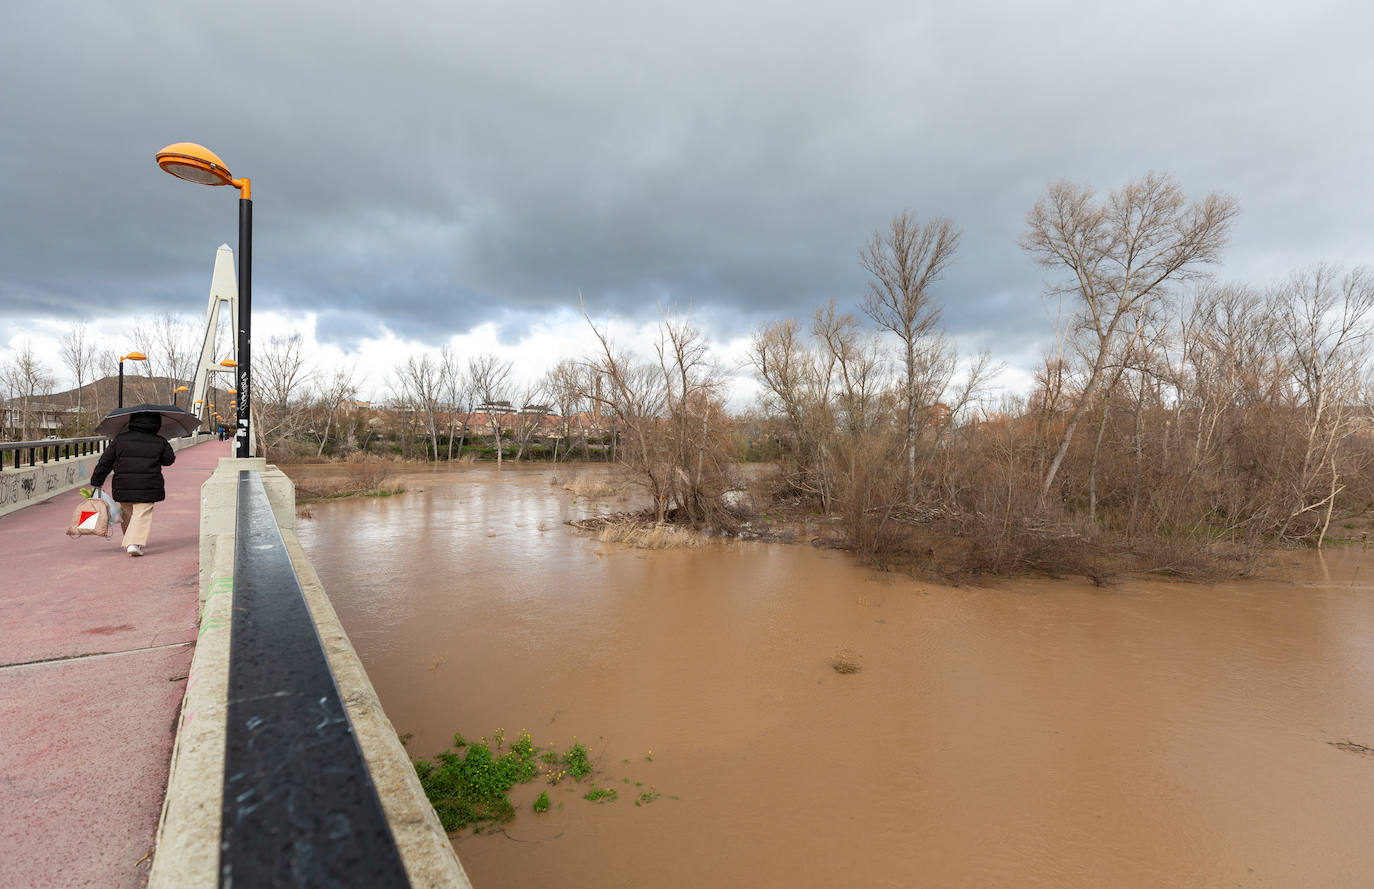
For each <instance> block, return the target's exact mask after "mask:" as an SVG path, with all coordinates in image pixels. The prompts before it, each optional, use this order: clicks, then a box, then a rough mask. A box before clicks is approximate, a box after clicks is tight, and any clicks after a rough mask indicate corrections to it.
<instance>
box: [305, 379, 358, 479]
mask: <svg viewBox="0 0 1374 889" xmlns="http://www.w3.org/2000/svg"><path fill="white" fill-rule="evenodd" d="M357 397H358V383H357V381H356V380H355V378H354V375H353V368H352V367H351V366H348V367H342V368H338V369H336V370H335V371H334V374H333V375H332V376H331V377H330V378H329V379H328V381H326V382H325V383H323V384H322V385H321V386H320V387H319V389H318V390H317V392H316V394H315V398H314V401H315V407H316V413H317V417H318V415H319V414H323V416H324V428H323V430H319V429H317V430H316V432H315V434H316V436H317V437H318V438H319V440H320V446H319V448H318V449H317V450H316V451H315V456H316V457H320V456H323V455H324V448H325V445H326V444H328V443H329V434H330V432H331V430H332V429H333V428H334V425H335V419H336V417H337V416H338V414H339V411H341V410H343V409H344V406H345V404H346V403H347V402H351V401H355V400H356V399H357ZM316 422H317V425H318V419H317V421H316Z"/></svg>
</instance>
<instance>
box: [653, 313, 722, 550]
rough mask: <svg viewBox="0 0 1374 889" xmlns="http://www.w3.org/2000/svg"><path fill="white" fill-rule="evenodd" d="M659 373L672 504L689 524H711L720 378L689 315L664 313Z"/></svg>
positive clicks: (718, 472)
mask: <svg viewBox="0 0 1374 889" xmlns="http://www.w3.org/2000/svg"><path fill="white" fill-rule="evenodd" d="M656 349H657V352H658V365H659V369H660V370H661V371H662V373H663V393H664V399H665V407H666V409H667V418H666V419H667V423H666V425H665V427H664V431H666V432H667V434H668V438H669V443H670V446H671V448H672V450H673V457H674V464H675V465H674V471H673V472H672V474H671V475H670V481H671V490H672V497H673V500H674V503H675V505H676V506H677V507H678V508H679V509H681V510H683V511H684V512H685V513H686V516H687V520H688V521H689V522H691V523H692V524H694V525H700V524H705V523H710V522H713V521H714V520H715V519H716V518H717V517H718V515H719V502H720V501H719V498H720V496H721V495H722V494H723V493H724V492H725V484H724V482H725V475H726V473H725V466H724V465H723V464H724V454H723V453H722V449H721V448H720V447H719V441H718V440H719V438H720V436H721V432H722V429H723V427H724V425H725V410H724V398H723V393H724V387H725V382H724V377H723V375H722V374H721V372H720V368H719V367H718V366H717V365H716V364H715V363H714V362H713V361H712V360H711V358H710V354H709V353H710V350H709V347H708V344H707V341H706V337H705V336H704V335H703V334H702V332H701V331H700V330H699V329H698V328H697V327H695V326H694V325H693V324H692V323H691V321H690V319H689V318H686V317H678V316H674V315H672V314H667V313H665V315H664V318H663V320H662V322H661V323H660V324H659V340H658V345H657V347H656Z"/></svg>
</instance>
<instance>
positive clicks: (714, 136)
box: [0, 0, 1374, 385]
mask: <svg viewBox="0 0 1374 889" xmlns="http://www.w3.org/2000/svg"><path fill="white" fill-rule="evenodd" d="M1372 10H1374V6H1371V5H1370V4H1366V3H1358V2H1354V0H1347V2H1342V3H1324V2H1312V0H1307V2H1301V3H1298V2H1294V3H1276V2H1264V0H1248V2H1227V3H1217V2H1207V0H1187V2H1175V0H1164V2H1155V3H1151V4H1144V3H1139V2H1133V3H1128V4H1118V3H1110V2H1103V0H1058V2H1019V0H1004V2H979V0H972V2H968V0H965V2H960V3H952V2H943V3H929V2H900V3H898V2H863V0H859V2H853V0H851V2H846V3H833V4H823V3H808V2H798V0H792V2H786V3H782V2H753V3H750V2H738V0H736V2H730V3H721V2H715V0H692V2H690V3H685V2H671V3H643V2H638V3H610V2H579V3H527V2H511V0H501V2H476V3H453V2H435V3H395V4H393V3H379V2H375V0H369V2H366V3H364V2H355V0H332V2H329V3H301V2H282V0H273V2H270V3H260V2H253V0H250V2H236V3H230V4H202V3H190V4H180V5H177V4H168V3H156V4H154V3H150V2H146V0H123V2H118V3H114V2H95V0H86V2H65V0H56V2H51V0H50V2H45V3H23V4H13V5H12V7H10V8H7V11H6V15H5V24H4V27H3V29H0V97H2V98H3V100H2V101H0V111H3V125H0V214H2V215H0V360H4V359H7V358H8V357H10V355H12V350H13V349H14V348H15V347H16V346H17V345H19V344H20V343H22V342H25V341H27V342H30V343H32V344H33V346H34V347H35V350H36V351H39V352H40V353H43V352H46V351H47V350H49V349H50V348H51V347H52V344H53V343H54V341H55V337H56V336H57V335H60V333H61V332H62V331H63V330H65V329H66V327H67V326H69V325H70V324H71V323H72V322H74V321H79V320H86V321H88V322H90V323H91V324H92V327H93V328H94V329H95V330H97V331H99V332H100V333H101V334H102V335H103V337H104V340H103V342H104V344H105V345H107V346H108V347H109V348H111V349H127V348H130V347H131V345H130V344H128V343H127V342H125V340H126V339H127V336H128V326H129V324H130V322H131V320H132V319H133V318H135V317H137V316H140V315H141V316H151V315H154V314H157V313H160V312H162V311H167V310H170V311H173V312H177V313H184V314H186V315H187V316H188V317H190V316H198V315H199V314H200V313H202V312H203V311H204V305H205V300H206V295H207V293H208V290H209V282H210V270H211V266H212V263H213V259H214V255H215V249H216V247H218V245H219V244H221V243H228V244H230V245H231V246H236V243H237V206H236V204H237V202H236V195H235V194H234V192H233V191H231V190H230V189H215V190H212V189H207V188H202V187H197V186H193V185H191V184H189V183H185V182H181V181H178V180H176V179H174V178H172V177H170V176H168V175H166V174H164V173H162V172H161V171H159V170H158V169H157V167H156V165H155V163H154V161H153V154H154V153H155V152H156V151H157V149H159V148H161V147H162V146H164V145H166V144H168V143H171V142H177V141H195V142H200V143H202V144H204V145H206V146H209V147H210V148H211V149H213V150H214V151H215V152H216V153H218V154H219V155H220V156H221V157H222V158H223V159H224V160H225V162H226V163H227V164H228V165H229V167H230V169H231V170H233V172H234V174H235V175H237V176H246V177H250V178H251V179H252V180H253V196H254V217H255V233H254V235H255V236H254V257H253V258H254V271H253V297H254V309H255V318H256V319H258V320H257V321H256V322H255V330H254V333H255V338H254V341H255V343H256V342H260V341H261V339H262V338H263V337H264V336H265V335H267V334H270V333H272V332H276V331H281V330H285V329H288V328H293V329H300V330H302V331H304V332H305V333H306V334H307V336H308V337H310V338H313V339H314V340H316V341H318V342H319V343H320V344H321V345H322V346H323V347H325V349H326V353H327V354H328V355H330V356H332V357H333V359H334V360H350V361H355V362H357V363H358V364H359V365H360V366H363V367H366V368H370V369H371V370H372V375H373V377H374V378H375V377H379V376H384V370H382V368H384V367H385V366H387V365H388V364H389V363H394V361H395V359H396V356H397V355H398V354H403V353H404V350H405V349H406V348H421V347H437V346H438V345H440V344H443V343H446V342H449V343H452V344H453V345H455V346H456V347H458V348H460V349H462V350H465V351H468V352H472V351H487V350H497V351H500V352H501V353H502V354H507V355H510V356H511V357H514V358H516V359H517V360H519V361H522V362H523V363H525V364H526V365H528V366H535V365H538V366H540V367H542V366H544V365H546V364H547V363H549V362H551V361H552V360H553V359H554V358H556V357H558V354H557V353H559V352H565V351H566V352H568V353H571V352H574V351H577V350H578V349H579V348H581V346H582V344H583V343H584V342H585V333H584V330H583V327H584V326H585V325H584V323H583V322H581V321H580V319H578V317H577V314H576V312H577V294H578V291H579V289H580V290H581V292H582V293H583V294H584V295H585V297H586V301H587V304H588V307H589V309H590V310H591V312H592V313H593V315H594V316H595V317H597V318H598V319H601V320H606V321H612V320H614V321H615V322H616V329H617V330H620V331H622V332H623V333H624V336H626V337H629V338H631V339H633V338H634V336H635V331H636V330H641V328H642V325H645V324H647V323H650V322H652V320H653V319H654V318H655V317H656V316H657V314H658V311H659V306H662V305H665V304H673V305H676V306H678V307H679V308H681V309H686V308H687V307H688V306H690V307H691V310H692V313H693V316H694V317H695V318H696V319H697V320H698V321H699V323H700V324H701V325H702V326H704V327H705V328H707V329H708V330H709V332H710V333H711V335H712V336H713V337H714V338H715V339H716V340H717V341H718V342H719V343H720V344H721V347H722V353H723V354H725V355H726V356H729V355H736V356H737V355H738V353H739V351H740V348H741V344H742V343H743V341H744V338H745V337H747V336H748V334H749V333H750V332H751V331H752V330H753V329H754V328H755V327H756V326H757V324H758V323H759V322H760V321H761V320H763V319H767V318H780V317H786V316H789V315H807V314H810V312H811V311H812V310H813V309H814V308H816V307H817V306H819V305H821V304H823V303H825V302H826V301H827V300H829V299H831V298H834V299H836V300H838V301H839V302H840V304H841V305H842V306H846V307H850V308H852V307H854V306H855V305H856V300H857V298H858V297H859V296H860V295H861V294H862V292H863V289H864V286H865V278H864V273H863V271H862V269H861V268H860V266H859V263H858V259H857V252H858V249H859V247H860V246H861V245H862V244H863V243H864V242H865V240H866V239H867V238H868V237H869V235H870V234H871V233H872V232H873V231H874V230H875V229H877V228H880V227H882V226H884V225H885V224H886V223H887V222H888V220H890V219H891V217H892V216H893V214H894V213H897V212H899V211H901V210H902V209H903V208H910V209H911V210H913V211H914V212H915V213H916V214H917V215H918V216H920V217H921V218H922V219H926V218H929V217H931V216H935V215H944V216H948V217H950V218H951V219H953V220H954V221H955V223H956V224H957V225H959V226H960V227H961V228H962V229H963V230H964V237H963V241H962V245H961V249H960V253H959V257H958V259H957V261H956V263H955V265H954V266H953V268H952V269H951V271H950V273H949V274H948V275H947V277H946V278H945V280H944V281H942V282H941V283H940V284H939V285H938V286H937V289H936V295H937V296H938V298H939V299H940V300H941V301H942V302H943V303H944V305H945V307H946V308H945V319H946V322H947V326H948V328H949V330H950V332H951V333H952V334H954V335H955V337H956V338H957V340H958V341H959V342H960V344H961V345H962V346H963V348H965V349H973V348H984V347H986V348H990V349H992V350H993V351H994V353H996V354H997V355H998V356H999V357H1001V358H1003V359H1004V360H1006V361H1008V362H1009V363H1010V364H1011V366H1012V373H1011V374H1010V375H1009V380H1011V381H1012V384H1013V385H1014V381H1015V380H1016V379H1017V368H1025V367H1028V366H1029V365H1030V364H1031V363H1032V362H1033V361H1034V359H1035V357H1036V354H1037V353H1038V351H1039V350H1040V349H1041V348H1042V347H1043V345H1044V344H1045V342H1046V338H1047V337H1048V336H1049V335H1050V325H1049V322H1048V320H1047V318H1046V315H1045V312H1044V309H1043V308H1042V304H1041V299H1040V294H1041V293H1042V291H1043V285H1044V280H1045V272H1044V271H1043V270H1042V269H1040V268H1039V267H1037V266H1035V265H1034V264H1033V263H1032V262H1031V261H1030V259H1029V257H1028V256H1027V255H1026V254H1025V253H1024V252H1023V251H1021V250H1020V249H1019V248H1018V246H1017V238H1018V236H1019V235H1020V233H1021V231H1022V228H1023V225H1024V218H1025V214H1026V212H1027V210H1029V209H1030V207H1031V206H1032V205H1033V204H1034V202H1035V201H1036V199H1037V198H1038V197H1039V196H1040V195H1041V194H1043V192H1044V191H1045V188H1046V186H1047V185H1048V184H1049V183H1050V182H1051V181H1053V180H1055V179H1059V178H1070V179H1073V180H1076V181H1080V182H1084V183H1088V184H1090V185H1092V186H1093V187H1095V188H1097V189H1098V190H1100V191H1102V192H1108V191H1110V190H1112V189H1114V188H1116V187H1119V186H1120V185H1121V184H1122V183H1124V182H1125V181H1126V180H1128V179H1130V178H1132V177H1135V176H1138V175H1140V174H1142V173H1144V172H1146V171H1148V170H1159V171H1164V172H1168V173H1171V174H1172V175H1174V176H1175V177H1176V178H1177V179H1178V180H1179V182H1180V183H1181V184H1182V185H1183V187H1184V188H1185V190H1186V191H1187V192H1188V193H1189V194H1190V195H1193V196H1197V197H1201V196H1203V195H1204V194H1206V193H1207V192H1209V191H1221V192H1226V193H1229V194H1231V195H1234V196H1235V197H1236V198H1237V199H1238V201H1239V204H1240V208H1241V215H1240V217H1239V219H1238V221H1237V223H1236V225H1235V227H1234V230H1233V235H1232V238H1231V246H1230V247H1229V249H1228V251H1227V253H1226V262H1225V264H1224V265H1223V266H1222V267H1220V268H1219V269H1218V273H1219V274H1220V275H1221V276H1222V277H1224V278H1227V279H1231V280H1246V281H1252V282H1256V283H1265V282H1268V281H1271V280H1273V279H1275V278H1278V277H1280V276H1282V275H1284V274H1286V273H1287V272H1288V271H1290V270H1291V269H1293V268H1295V267H1298V266H1302V265H1307V264H1310V263H1312V262H1315V261H1318V260H1322V259H1325V260H1330V261H1333V262H1339V263H1343V264H1345V265H1346V266H1351V265H1359V264H1369V263H1374V176H1371V158H1374V138H1372V137H1374V123H1372V122H1371V121H1374V115H1372V114H1371V112H1370V96H1371V95H1374V63H1371V61H1370V59H1371V52H1370V44H1369V37H1370V35H1371V34H1374V11H1372ZM641 332H642V330H641ZM40 357H44V356H42V355H40ZM47 360H48V363H49V365H50V367H51V368H52V370H53V371H54V372H55V373H56V374H57V375H58V376H59V377H60V378H62V379H65V376H66V375H65V372H63V371H62V370H61V362H60V360H59V359H58V358H57V356H56V354H51V355H50V356H47ZM381 382H383V381H382V380H378V379H374V380H373V383H374V385H378V384H380V383H381Z"/></svg>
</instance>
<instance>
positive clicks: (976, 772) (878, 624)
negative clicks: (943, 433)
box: [298, 466, 1374, 889]
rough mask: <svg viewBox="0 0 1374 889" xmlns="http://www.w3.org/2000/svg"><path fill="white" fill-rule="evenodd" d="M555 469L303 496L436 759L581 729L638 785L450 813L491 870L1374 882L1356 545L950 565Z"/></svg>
mask: <svg viewBox="0 0 1374 889" xmlns="http://www.w3.org/2000/svg"><path fill="white" fill-rule="evenodd" d="M559 471H560V472H562V473H563V474H564V476H565V477H566V476H567V474H568V471H567V470H561V469H560V470H559ZM574 471H575V470H574ZM550 475H551V470H550V469H548V468H528V467H515V468H513V469H512V468H510V467H508V468H507V469H506V470H505V471H504V472H501V473H499V474H498V473H497V472H496V470H495V467H485V466H477V467H470V468H466V469H463V470H456V471H452V472H449V473H443V474H429V475H416V476H408V477H407V478H406V479H405V483H406V484H407V485H408V486H409V487H410V488H411V490H410V491H409V492H408V493H406V494H403V495H399V496H394V497H390V498H383V499H368V500H349V501H333V502H326V503H316V504H311V505H310V507H309V508H310V511H311V512H312V514H313V517H312V518H303V519H301V520H300V521H299V522H298V525H299V534H300V538H301V541H302V543H303V544H304V546H305V548H306V550H307V551H308V552H309V553H310V555H311V557H312V559H313V561H314V564H315V567H316V569H317V570H318V571H319V574H320V577H321V578H322V579H323V581H324V584H325V587H326V589H327V590H328V592H329V595H330V598H331V599H332V600H333V602H334V605H335V607H336V609H337V610H338V612H339V615H340V617H341V618H342V620H343V623H344V626H345V628H346V629H347V630H348V633H349V635H350V636H351V637H352V639H353V642H354V644H355V646H356V647H357V649H358V653H359V655H360V656H361V657H362V660H363V663H364V664H365V665H366V667H367V670H368V672H369V674H370V675H371V677H372V681H373V683H374V684H375V685H376V688H377V691H378V693H379V694H380V696H381V699H382V703H383V705H384V706H385V708H386V711H387V714H388V715H389V716H390V717H391V719H392V721H393V722H394V723H395V724H396V726H397V728H398V730H399V731H402V732H411V733H413V738H412V740H411V741H410V751H411V753H412V754H413V755H416V756H428V755H432V754H434V753H436V752H438V751H440V750H441V749H443V748H444V747H445V746H446V744H447V743H448V741H449V740H450V739H451V737H452V735H453V733H454V732H455V731H461V732H462V733H463V734H464V735H466V736H467V737H469V738H475V737H478V736H481V735H487V734H489V733H490V732H491V731H492V730H494V729H497V728H501V729H504V730H505V732H506V734H507V736H508V737H511V736H514V734H515V733H517V732H519V731H520V730H521V729H528V730H529V731H530V732H531V733H532V734H533V736H534V740H535V742H536V744H544V745H558V746H560V747H563V746H566V745H567V744H569V743H570V742H571V740H572V739H573V738H574V737H576V738H577V739H578V740H579V741H581V742H582V743H584V744H586V745H587V746H588V748H589V749H590V750H591V753H592V755H593V758H594V759H595V761H596V762H597V768H598V775H599V777H598V784H603V785H608V786H614V787H617V788H618V789H619V790H620V792H621V795H620V799H619V800H617V801H615V802H612V803H607V804H600V805H596V804H592V803H589V802H586V801H584V800H583V799H582V793H583V792H585V787H581V788H576V789H575V791H574V789H573V787H575V785H574V786H573V787H570V786H569V785H568V784H567V782H565V783H564V784H562V785H559V786H558V787H557V788H551V789H550V797H551V798H552V799H553V801H554V804H555V807H556V808H555V809H554V810H553V811H551V812H549V813H547V814H544V815H535V814H533V813H532V812H531V811H530V809H529V801H530V800H531V799H533V797H534V795H535V794H537V793H538V791H539V789H540V786H539V785H530V786H526V787H521V788H517V792H514V793H512V799H513V800H514V801H515V802H516V803H517V805H518V806H519V811H520V814H519V815H517V817H516V818H515V820H514V821H512V822H511V823H510V824H509V825H507V827H506V828H505V829H504V831H502V832H497V833H494V834H491V835H486V834H484V835H479V836H475V835H472V834H471V833H470V832H469V833H464V834H459V835H455V836H454V842H455V845H456V848H457V849H458V854H459V856H460V858H461V859H462V861H463V865H464V867H465V868H466V869H467V871H468V874H469V876H470V877H471V879H472V881H473V884H474V885H475V886H476V887H478V889H495V887H501V889H520V887H529V889H534V887H540V889H548V887H622V886H623V887H664V889H667V887H702V886H728V887H837V886H839V887H846V886H866V887H883V886H891V887H929V889H974V887H977V889H990V887H1093V889H1106V887H1175V886H1176V887H1327V889H1331V887H1352V889H1353V887H1367V886H1371V885H1374V842H1371V840H1370V837H1371V832H1372V831H1374V750H1370V749H1369V748H1374V590H1371V586H1372V585H1374V558H1371V557H1370V554H1368V553H1366V552H1365V551H1363V550H1360V549H1358V548H1353V549H1346V550H1341V551H1337V552H1335V553H1330V554H1328V555H1327V556H1326V557H1325V558H1324V559H1321V558H1317V557H1314V556H1313V555H1311V554H1306V553H1302V554H1298V553H1283V554H1279V555H1277V556H1276V557H1275V562H1274V566H1273V568H1272V569H1271V573H1272V574H1273V578H1272V579H1270V580H1266V581H1250V582H1239V583H1225V584H1216V585H1197V584H1177V583H1168V582H1161V581H1144V582H1130V583H1126V584H1122V585H1120V586H1116V587H1111V588H1103V589H1099V588H1094V587H1092V586H1090V585H1088V584H1087V583H1086V582H1078V581H1060V582H1051V581H1040V580H1035V581H1009V582H1005V583H1001V584H999V585H997V586H995V587H991V588H950V587H945V586H939V585H935V584H930V583H925V582H920V581H916V580H913V579H911V578H908V577H903V576H894V575H884V574H878V573H874V572H872V571H869V570H867V569H865V568H862V567H859V566H856V565H855V564H854V562H853V561H852V560H851V559H850V558H849V557H848V556H846V555H845V554H843V553H839V552H833V551H823V550H817V549H812V548H809V547H806V546H784V545H770V544H734V543H731V544H719V545H711V546H707V547H704V548H699V549H682V550H668V551H654V552H646V551H637V550H632V549H626V548H623V547H620V546H618V545H612V544H603V543H600V542H598V541H597V540H596V539H594V538H592V537H590V536H587V535H584V534H582V533H580V532H576V531H574V530H573V529H571V528H569V527H567V526H565V525H564V524H563V522H564V521H565V520H567V519H569V518H575V517H580V516H583V515H587V514H590V513H591V512H593V511H594V510H595V509H596V507H597V503H596V502H595V501H587V500H584V499H575V498H574V497H573V496H572V495H571V494H569V493H568V492H566V491H564V490H563V489H562V488H561V487H558V486H555V485H551V484H550ZM602 502H604V501H602ZM839 656H844V657H847V658H848V659H849V660H850V661H852V662H853V663H854V664H856V665H858V666H859V667H860V668H861V670H860V672H857V673H854V674H852V675H841V674H839V673H837V672H836V671H835V670H834V669H832V666H831V665H832V662H833V661H834V660H835V659H836V658H837V657H839ZM650 751H652V758H650ZM625 779H629V783H626V781H625ZM635 782H640V783H642V785H643V787H636V785H635ZM650 786H652V787H653V788H654V789H655V790H656V791H657V792H659V793H661V794H663V795H662V796H661V797H660V798H658V799H656V800H654V801H653V802H652V804H649V805H643V806H639V807H636V806H635V805H634V797H635V794H636V793H638V792H643V791H645V790H647V789H648V788H649V787H650ZM559 803H562V807H561V808H557V806H558V804H559Z"/></svg>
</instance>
